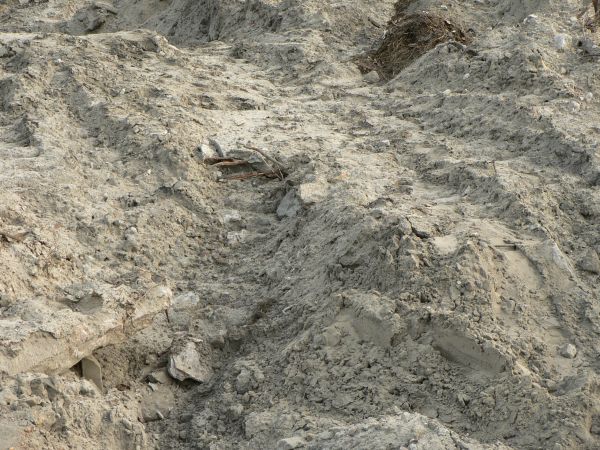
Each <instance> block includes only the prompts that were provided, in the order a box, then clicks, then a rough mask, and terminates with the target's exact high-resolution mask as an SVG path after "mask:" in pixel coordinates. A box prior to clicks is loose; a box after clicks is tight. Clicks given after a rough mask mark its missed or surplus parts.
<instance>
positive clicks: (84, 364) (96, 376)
mask: <svg viewBox="0 0 600 450" xmlns="http://www.w3.org/2000/svg"><path fill="white" fill-rule="evenodd" d="M81 375H82V376H83V378H87V379H88V380H90V381H92V382H93V383H94V384H95V385H96V386H98V389H100V391H102V386H103V384H102V366H100V363H99V362H98V360H97V359H96V358H94V357H93V356H91V355H90V356H88V357H87V358H83V359H82V360H81Z"/></svg>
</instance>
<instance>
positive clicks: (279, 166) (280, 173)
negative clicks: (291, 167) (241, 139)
mask: <svg viewBox="0 0 600 450" xmlns="http://www.w3.org/2000/svg"><path fill="white" fill-rule="evenodd" d="M244 147H246V148H247V149H249V150H253V151H255V152H256V153H258V154H259V155H260V156H262V157H263V159H266V160H269V161H271V163H273V164H275V166H277V167H276V168H275V167H272V166H271V165H270V164H269V163H267V161H265V163H266V164H267V166H269V167H271V169H272V170H273V171H274V172H278V175H277V178H279V179H280V180H283V179H284V178H285V177H284V173H285V172H286V168H285V166H284V165H283V164H281V163H280V162H279V161H277V160H276V159H275V158H273V157H272V156H269V155H267V154H266V153H265V152H264V151H262V150H261V149H260V148H258V147H254V146H253V145H250V144H245V145H244Z"/></svg>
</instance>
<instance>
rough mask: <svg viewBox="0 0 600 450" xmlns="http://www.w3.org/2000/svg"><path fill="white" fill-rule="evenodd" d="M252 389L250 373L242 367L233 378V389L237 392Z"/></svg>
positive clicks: (242, 392)
mask: <svg viewBox="0 0 600 450" xmlns="http://www.w3.org/2000/svg"><path fill="white" fill-rule="evenodd" d="M250 389H252V373H251V372H250V371H249V370H248V369H242V370H241V372H240V374H239V375H238V376H237V378H236V380H235V390H236V392H237V393H238V394H245V393H246V392H248V391H249V390H250Z"/></svg>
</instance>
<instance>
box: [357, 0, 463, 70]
mask: <svg viewBox="0 0 600 450" xmlns="http://www.w3.org/2000/svg"><path fill="white" fill-rule="evenodd" d="M410 3H411V1H410V0H399V1H398V2H397V3H396V14H395V15H394V17H393V18H392V20H391V21H390V22H389V24H388V28H387V32H386V35H385V38H384V39H383V42H382V43H381V45H380V46H379V48H378V49H377V50H375V51H373V52H371V53H369V54H368V55H366V56H364V57H361V58H360V59H359V60H358V61H357V64H358V66H359V68H360V69H361V70H362V71H363V72H369V71H371V70H376V71H377V72H378V73H379V75H380V76H381V78H383V79H391V78H393V77H394V76H396V75H397V74H398V73H399V72H400V71H402V70H403V69H404V68H405V67H407V66H408V65H409V64H410V63H412V62H413V61H414V60H416V59H417V58H419V57H420V56H422V55H423V54H425V53H427V52H428V51H429V50H431V49H433V48H434V47H436V46H437V45H439V44H441V43H443V42H448V41H456V42H460V43H463V44H464V43H467V42H468V37H467V35H466V34H465V33H464V32H463V31H462V29H461V28H460V27H459V26H458V25H456V24H454V23H452V22H450V21H449V20H448V19H446V18H444V17H441V16H438V15H436V14H432V13H429V12H416V13H410V14H407V13H406V9H407V7H408V5H409V4H410Z"/></svg>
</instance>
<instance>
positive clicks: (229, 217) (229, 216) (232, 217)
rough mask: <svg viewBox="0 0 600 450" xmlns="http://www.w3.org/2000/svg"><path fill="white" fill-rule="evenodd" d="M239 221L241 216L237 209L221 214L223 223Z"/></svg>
mask: <svg viewBox="0 0 600 450" xmlns="http://www.w3.org/2000/svg"><path fill="white" fill-rule="evenodd" d="M241 221H242V216H241V215H240V212H239V211H235V210H231V211H225V213H224V214H223V223H225V224H230V223H240V222H241Z"/></svg>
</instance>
